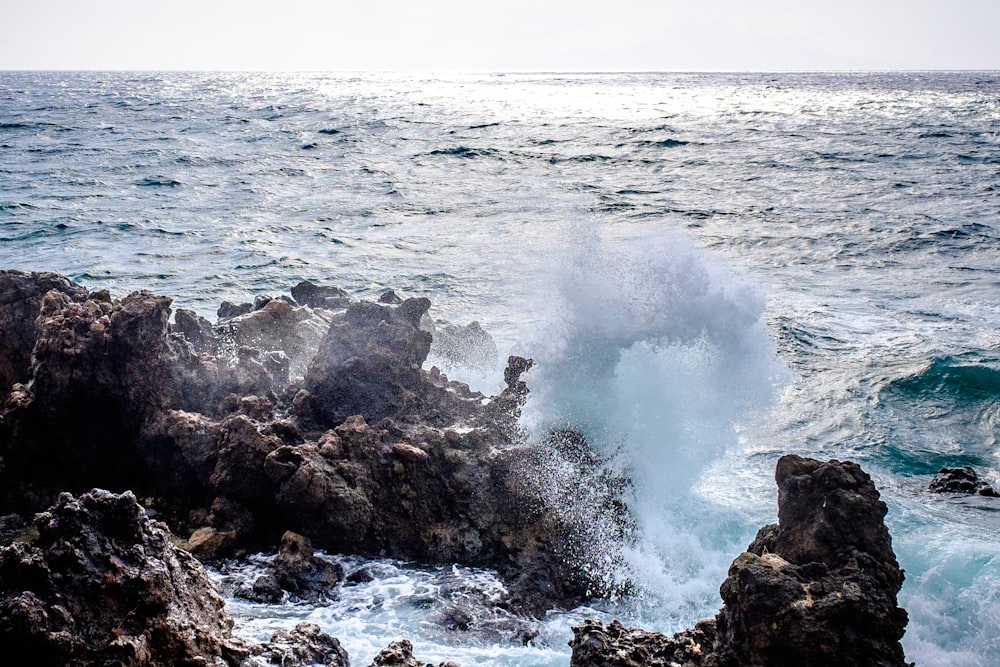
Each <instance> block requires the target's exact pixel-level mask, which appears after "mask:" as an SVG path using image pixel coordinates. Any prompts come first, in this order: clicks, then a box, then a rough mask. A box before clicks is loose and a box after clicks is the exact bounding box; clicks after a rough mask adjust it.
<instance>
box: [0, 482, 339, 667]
mask: <svg viewBox="0 0 1000 667" xmlns="http://www.w3.org/2000/svg"><path fill="white" fill-rule="evenodd" d="M35 526H36V528H37V531H38V534H37V536H36V537H35V538H34V539H33V540H31V541H29V542H17V543H15V544H13V545H12V546H9V547H6V548H3V549H0V655H4V656H9V657H14V656H19V657H20V658H21V659H22V660H24V661H26V662H30V663H31V664H40V665H67V666H69V667H84V666H89V665H122V666H127V667H154V666H156V665H216V666H218V667H223V666H228V667H237V666H239V667H257V666H262V665H270V664H275V665H283V666H288V667H295V666H297V665H303V666H304V665H313V664H317V663H319V664H324V665H334V666H335V667H348V665H349V662H348V658H347V653H346V652H345V651H344V649H343V648H342V647H341V646H340V643H339V642H338V641H337V640H336V639H334V638H333V637H330V636H329V635H327V634H325V633H323V632H322V631H320V629H319V628H318V627H316V626H315V625H311V624H308V623H303V624H300V625H299V626H297V627H296V628H295V629H294V630H291V631H287V632H278V633H276V634H275V635H274V637H272V639H271V641H270V642H268V643H266V644H262V645H248V644H246V643H245V642H243V641H241V640H239V639H235V638H234V637H233V636H232V635H231V628H232V625H233V621H232V619H231V618H230V617H229V616H228V615H227V614H226V612H225V609H224V607H223V601H222V598H221V597H220V596H219V594H218V592H217V591H216V589H215V586H214V585H213V583H212V581H211V580H210V579H209V578H208V575H207V574H206V573H205V571H204V569H203V568H202V566H201V564H200V563H199V562H198V561H197V560H196V559H194V558H193V557H192V556H191V555H190V554H189V553H188V552H186V551H184V550H182V549H179V548H177V547H176V546H174V545H173V544H172V542H171V541H170V536H169V533H168V532H167V530H166V527H165V526H163V525H162V524H158V523H156V522H153V521H150V520H149V519H148V518H147V517H146V513H145V510H144V509H143V508H142V507H141V506H140V505H139V504H138V503H137V502H136V499H135V497H134V496H133V495H132V494H131V493H127V492H126V493H124V494H114V493H110V492H108V491H103V490H98V489H95V490H93V491H91V492H90V493H86V494H83V495H82V496H80V497H79V498H74V497H73V496H71V495H70V494H68V493H67V494H62V495H61V496H60V497H59V499H58V501H57V503H56V504H55V505H54V506H53V507H51V508H49V509H48V510H47V511H46V512H43V513H41V514H39V515H38V516H37V517H36V518H35Z"/></svg>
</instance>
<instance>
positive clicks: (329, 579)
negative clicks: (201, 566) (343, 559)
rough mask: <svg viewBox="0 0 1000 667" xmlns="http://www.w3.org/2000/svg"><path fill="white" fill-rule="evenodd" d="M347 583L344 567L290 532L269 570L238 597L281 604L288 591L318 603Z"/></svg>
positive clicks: (286, 535)
mask: <svg viewBox="0 0 1000 667" xmlns="http://www.w3.org/2000/svg"><path fill="white" fill-rule="evenodd" d="M343 580H344V569H343V568H342V567H341V566H340V565H338V564H336V563H330V562H328V561H325V560H323V559H322V558H320V557H318V556H316V555H315V553H314V551H313V547H312V543H311V542H310V541H309V539H308V538H306V537H303V536H302V535H299V534H297V533H293V532H291V531H288V532H286V533H285V534H284V535H282V536H281V546H280V548H279V549H278V555H277V556H276V557H275V558H274V559H273V560H272V561H271V563H270V564H269V566H268V568H267V571H266V572H265V573H264V574H262V575H260V576H259V577H257V579H256V580H255V581H254V582H253V584H252V585H251V586H250V587H249V590H240V589H237V594H238V595H241V596H242V597H246V598H249V599H251V600H256V601H258V602H280V601H281V599H282V598H283V597H284V594H285V593H286V592H287V593H289V594H290V595H291V596H292V597H293V598H294V599H296V600H316V599H319V598H323V597H326V596H329V595H331V594H332V592H333V591H334V588H335V587H336V585H337V584H339V583H340V582H341V581H343Z"/></svg>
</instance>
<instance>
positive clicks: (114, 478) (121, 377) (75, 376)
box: [0, 290, 213, 511]
mask: <svg viewBox="0 0 1000 667" xmlns="http://www.w3.org/2000/svg"><path fill="white" fill-rule="evenodd" d="M106 296H107V295H106V294H105V295H99V294H96V293H95V295H90V297H89V298H87V299H86V300H85V301H74V300H73V295H71V294H67V293H64V292H60V291H56V290H51V291H49V292H47V293H46V295H45V296H44V297H43V299H42V303H41V307H40V311H39V316H38V318H37V320H36V322H35V328H36V340H35V345H34V350H33V355H32V362H31V365H30V368H29V373H30V384H29V387H30V389H25V390H24V391H23V392H22V393H19V394H18V395H17V398H16V399H15V400H12V397H10V396H9V397H8V401H7V403H6V405H5V406H4V407H5V409H4V412H3V414H2V417H0V456H2V457H3V461H4V466H3V469H2V470H0V477H2V478H4V479H3V480H0V481H3V482H4V483H3V484H0V487H3V488H4V493H3V494H0V495H2V496H3V497H2V498H0V504H2V503H3V502H6V503H9V504H10V506H12V507H14V508H18V507H20V508H22V509H25V510H31V511H37V510H38V509H41V507H43V506H44V505H45V504H46V503H48V502H50V500H51V498H53V497H54V496H55V494H56V492H58V491H59V490H70V491H80V490H82V489H84V488H89V487H90V486H94V485H100V486H108V487H113V488H114V487H117V488H127V486H131V485H132V484H134V483H136V482H137V481H138V482H139V483H140V484H141V483H142V482H143V481H144V480H148V482H149V484H150V485H151V486H156V485H157V482H158V481H159V480H158V478H157V476H156V475H155V474H150V472H149V470H148V468H147V466H146V465H145V463H144V462H143V461H142V460H141V456H139V455H138V453H137V451H136V444H137V442H138V441H139V440H140V439H141V438H140V431H141V430H142V427H143V426H144V425H145V424H146V423H147V422H149V421H150V420H152V419H153V418H154V417H155V416H156V415H157V414H158V413H159V412H160V411H162V410H164V409H165V408H168V407H170V408H185V407H190V406H191V405H192V404H202V403H207V402H209V400H208V398H207V393H206V392H208V391H210V390H209V389H207V388H208V387H209V386H211V385H212V384H213V382H212V381H211V380H210V379H209V376H210V375H211V369H209V368H207V367H205V366H204V365H203V364H202V362H201V361H200V360H199V359H198V357H197V356H195V355H194V354H193V353H192V352H191V351H190V349H189V348H187V346H182V345H179V344H178V343H177V341H175V340H174V339H172V338H171V337H170V335H169V334H168V329H167V318H168V317H169V305H170V300H169V299H167V298H164V297H157V296H154V295H152V294H149V293H147V292H135V293H133V294H130V295H129V296H127V297H126V298H124V299H122V300H121V301H120V302H115V303H111V302H110V301H109V300H107V299H106ZM28 480H30V482H29V484H30V487H31V488H30V489H25V488H24V486H25V482H27V481H28ZM18 492H20V493H18Z"/></svg>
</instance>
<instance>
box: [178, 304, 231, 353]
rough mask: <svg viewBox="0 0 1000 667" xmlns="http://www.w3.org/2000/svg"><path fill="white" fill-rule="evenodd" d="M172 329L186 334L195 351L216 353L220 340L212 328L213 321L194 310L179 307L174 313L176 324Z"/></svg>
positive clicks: (185, 337) (185, 336)
mask: <svg viewBox="0 0 1000 667" xmlns="http://www.w3.org/2000/svg"><path fill="white" fill-rule="evenodd" d="M171 331H173V332H175V333H179V334H181V335H182V336H184V339H185V340H186V341H187V342H189V343H191V347H193V348H194V350H195V352H198V353H201V354H216V353H217V352H218V348H219V341H218V339H217V338H216V336H215V331H214V330H213V329H212V323H211V322H209V321H208V320H206V319H205V318H204V317H201V316H200V315H198V314H197V313H195V312H194V311H192V310H185V309H184V308H178V309H177V312H176V313H174V324H173V326H172V327H171Z"/></svg>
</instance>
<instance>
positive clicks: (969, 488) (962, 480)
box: [928, 466, 1000, 498]
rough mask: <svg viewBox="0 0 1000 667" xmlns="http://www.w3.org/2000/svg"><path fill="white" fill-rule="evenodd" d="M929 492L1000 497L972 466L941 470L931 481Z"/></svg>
mask: <svg viewBox="0 0 1000 667" xmlns="http://www.w3.org/2000/svg"><path fill="white" fill-rule="evenodd" d="M928 490H929V491H932V492H933V493H961V494H966V495H971V494H978V495H980V496H990V497H992V498H996V497H1000V493H997V492H996V490H995V489H994V488H993V487H992V486H990V485H989V484H988V483H987V482H985V481H984V480H981V479H979V475H978V474H977V473H976V471H975V470H974V469H973V468H972V467H971V466H962V467H961V468H947V467H945V468H941V469H940V470H939V471H938V472H937V474H936V475H934V479H932V480H931V483H930V485H929V486H928Z"/></svg>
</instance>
